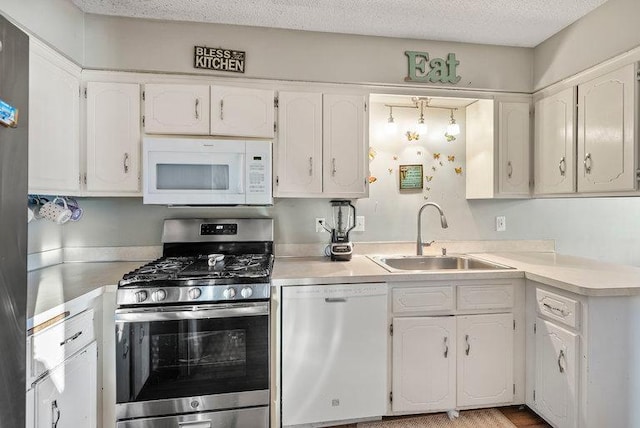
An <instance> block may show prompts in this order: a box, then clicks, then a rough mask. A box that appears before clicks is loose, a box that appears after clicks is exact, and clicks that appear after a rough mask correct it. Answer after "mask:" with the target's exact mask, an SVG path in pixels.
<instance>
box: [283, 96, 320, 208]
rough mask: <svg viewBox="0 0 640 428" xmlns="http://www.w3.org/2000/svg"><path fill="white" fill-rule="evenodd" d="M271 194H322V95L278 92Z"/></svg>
mask: <svg viewBox="0 0 640 428" xmlns="http://www.w3.org/2000/svg"><path fill="white" fill-rule="evenodd" d="M274 148H275V162H274V163H275V170H276V174H275V175H276V179H275V180H276V182H275V188H274V196H307V197H308V196H310V195H321V194H322V94H321V93H319V92H317V93H308V92H284V91H281V92H280V93H279V94H278V140H277V141H276V143H275V144H274Z"/></svg>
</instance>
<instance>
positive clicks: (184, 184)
mask: <svg viewBox="0 0 640 428" xmlns="http://www.w3.org/2000/svg"><path fill="white" fill-rule="evenodd" d="M156 177H157V188H158V190H229V165H204V164H162V163H161V164H157V165H156Z"/></svg>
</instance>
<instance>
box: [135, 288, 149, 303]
mask: <svg viewBox="0 0 640 428" xmlns="http://www.w3.org/2000/svg"><path fill="white" fill-rule="evenodd" d="M148 296H149V295H148V294H147V292H146V291H144V290H140V291H136V294H135V297H136V303H142V302H144V301H145V300H147V297H148Z"/></svg>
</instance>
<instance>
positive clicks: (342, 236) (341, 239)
mask: <svg viewBox="0 0 640 428" xmlns="http://www.w3.org/2000/svg"><path fill="white" fill-rule="evenodd" d="M330 203H331V207H332V210H333V229H331V231H330V232H331V244H330V245H329V252H330V253H331V260H333V261H349V260H351V255H352V254H353V244H352V243H351V242H349V232H350V231H351V230H352V229H353V228H354V227H356V207H354V206H353V205H352V204H351V201H349V200H341V199H340V200H333V201H331V202H330Z"/></svg>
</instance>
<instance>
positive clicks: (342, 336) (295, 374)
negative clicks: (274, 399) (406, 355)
mask: <svg viewBox="0 0 640 428" xmlns="http://www.w3.org/2000/svg"><path fill="white" fill-rule="evenodd" d="M387 327H388V326H387V287H386V284H384V283H372V284H369V283H364V284H331V285H318V286H304V287H283V289H282V342H281V347H280V349H281V358H282V365H281V367H282V374H281V377H282V381H281V384H282V426H290V425H301V424H325V425H327V424H328V423H330V422H336V421H345V420H350V419H356V418H368V417H380V416H382V415H384V414H385V413H386V403H387ZM334 425H339V424H338V423H334Z"/></svg>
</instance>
